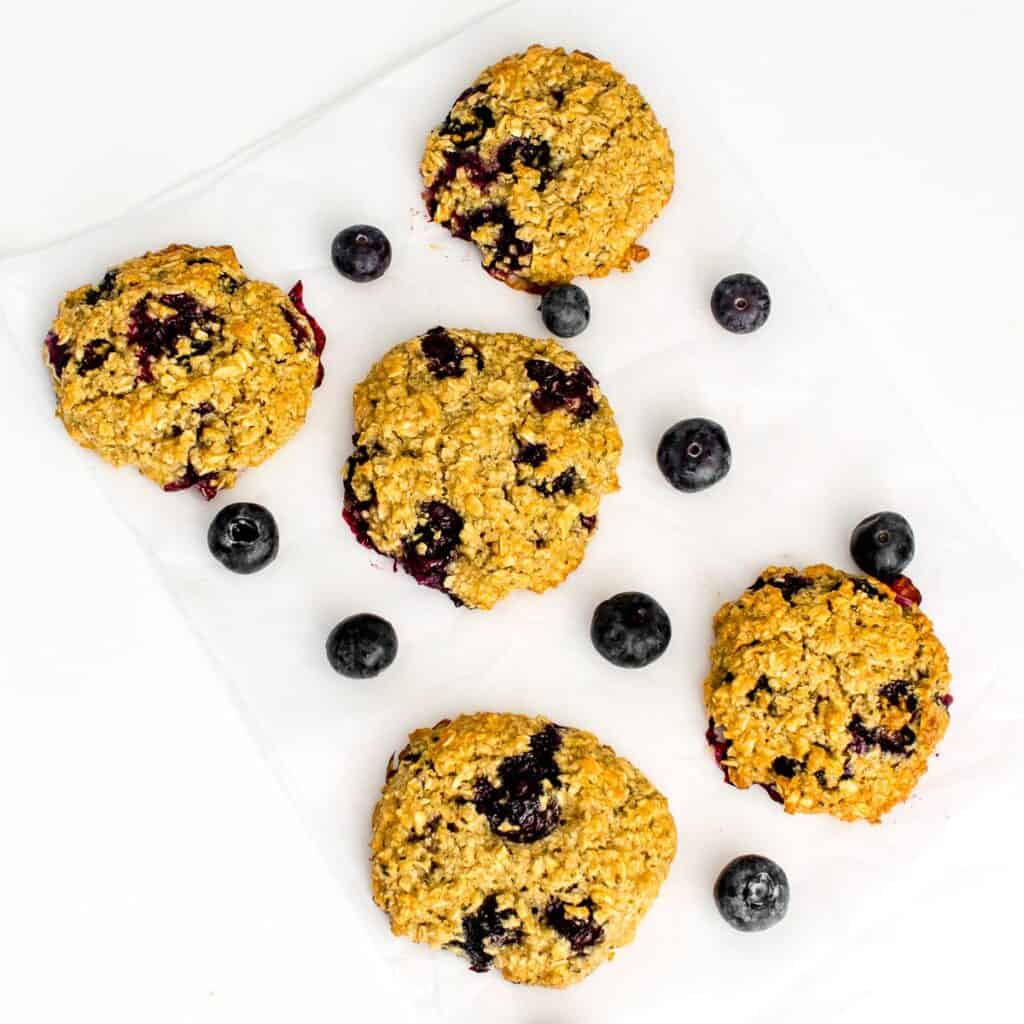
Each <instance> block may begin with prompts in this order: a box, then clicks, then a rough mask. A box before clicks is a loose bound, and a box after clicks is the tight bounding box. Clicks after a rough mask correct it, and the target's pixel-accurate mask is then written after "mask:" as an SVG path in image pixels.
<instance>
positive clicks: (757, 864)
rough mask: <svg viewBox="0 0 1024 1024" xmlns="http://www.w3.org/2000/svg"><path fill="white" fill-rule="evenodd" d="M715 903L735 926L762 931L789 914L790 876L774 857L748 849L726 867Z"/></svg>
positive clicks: (716, 887)
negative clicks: (772, 858)
mask: <svg viewBox="0 0 1024 1024" xmlns="http://www.w3.org/2000/svg"><path fill="white" fill-rule="evenodd" d="M715 903H716V904H717V905H718V910H719V912H720V913H721V915H722V917H724V918H725V919H726V921H728V922H729V924H731V925H732V926H733V928H736V929H738V930H739V931H741V932H761V931H764V930H765V928H771V926H772V925H774V924H778V923H779V922H780V921H781V920H782V919H783V918H784V917H785V916H786V910H787V908H788V907H789V879H788V878H786V872H785V871H783V870H782V868H780V867H779V865H778V864H776V863H775V862H774V861H771V860H769V859H768V858H767V857H759V856H758V855H757V854H754V853H748V854H745V855H744V856H742V857H737V858H736V859H735V860H733V861H730V862H729V863H728V864H726V866H725V867H724V868H723V869H722V873H721V874H720V875H719V876H718V881H716V882H715Z"/></svg>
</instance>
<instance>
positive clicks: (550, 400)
mask: <svg viewBox="0 0 1024 1024" xmlns="http://www.w3.org/2000/svg"><path fill="white" fill-rule="evenodd" d="M526 376H527V377H529V378H530V380H532V381H534V382H535V383H536V384H538V385H539V387H537V388H536V389H535V390H534V392H533V394H531V395H530V401H532V402H533V405H534V408H535V409H536V410H537V411H538V412H541V413H549V412H554V410H555V409H565V410H566V411H567V412H570V413H572V415H573V416H575V417H576V419H578V420H589V419H590V417H591V416H593V415H594V413H595V412H597V402H596V401H595V399H594V396H593V394H592V391H591V389H592V388H593V387H594V385H596V384H597V381H596V380H594V375H593V374H592V373H591V372H590V371H589V370H588V369H587V368H586V367H585V366H584V365H583V364H582V363H580V364H579V365H578V366H577V367H576V369H575V370H570V371H568V372H566V371H565V370H561V369H559V368H558V367H557V366H555V364H554V363H549V362H548V361H547V360H546V359H527V360H526Z"/></svg>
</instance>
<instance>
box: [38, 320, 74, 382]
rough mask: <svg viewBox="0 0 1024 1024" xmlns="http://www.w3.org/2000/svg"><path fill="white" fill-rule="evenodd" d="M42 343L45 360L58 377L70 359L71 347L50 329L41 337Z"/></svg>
mask: <svg viewBox="0 0 1024 1024" xmlns="http://www.w3.org/2000/svg"><path fill="white" fill-rule="evenodd" d="M37 337H38V335H37ZM43 344H44V345H45V346H46V359H47V361H48V362H49V364H50V366H52V367H53V372H54V373H55V374H56V375H57V377H60V375H61V374H62V373H63V372H64V368H65V367H66V366H67V365H68V363H69V362H70V360H71V349H70V348H69V347H68V346H67V345H65V344H64V343H63V342H62V341H61V340H60V338H58V337H57V335H56V334H55V333H54V332H53V331H50V333H49V334H47V336H46V337H45V338H44V339H43Z"/></svg>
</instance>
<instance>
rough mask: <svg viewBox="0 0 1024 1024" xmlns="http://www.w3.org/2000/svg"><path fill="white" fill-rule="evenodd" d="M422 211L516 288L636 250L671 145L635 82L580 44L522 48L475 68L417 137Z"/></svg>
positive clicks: (658, 196)
mask: <svg viewBox="0 0 1024 1024" xmlns="http://www.w3.org/2000/svg"><path fill="white" fill-rule="evenodd" d="M420 173H421V174H422V176H423V184H424V186H425V189H426V191H425V192H424V197H425V199H426V203H427V212H428V213H429V214H430V217H431V219H432V220H434V221H436V222H437V223H438V224H442V225H444V226H445V227H447V228H448V230H449V231H450V232H451V233H452V234H453V235H455V236H456V237H457V238H465V239H468V240H470V241H473V242H475V243H476V244H477V246H479V248H480V251H481V253H482V255H483V265H484V269H485V270H487V272H488V273H490V274H492V275H493V276H494V277H497V278H499V279H501V280H503V281H505V282H507V283H508V284H510V285H512V286H513V287H516V288H522V289H525V290H527V291H537V292H540V291H544V290H545V289H547V288H548V287H550V286H551V285H555V284H564V283H566V282H568V281H571V280H572V279H573V278H574V277H580V276H584V275H586V276H589V277H602V276H604V275H605V274H607V273H609V271H611V270H614V269H619V270H628V269H629V268H630V265H631V264H632V263H633V262H636V261H640V260H644V259H646V258H647V255H648V252H647V250H646V249H645V248H644V247H643V246H641V245H638V244H637V239H638V238H639V237H640V236H641V235H642V234H643V232H644V231H645V230H646V229H647V227H648V226H649V225H650V223H651V222H652V221H653V220H654V219H655V217H657V216H658V214H659V213H660V212H661V210H662V208H663V207H664V206H665V204H666V203H667V202H668V200H669V197H670V196H671V194H672V186H673V183H674V180H675V169H674V161H673V156H672V148H671V146H670V145H669V140H668V135H667V134H666V133H665V129H664V128H662V126H661V125H660V124H659V123H658V120H657V118H656V117H655V116H654V112H653V111H652V110H651V108H650V107H649V106H648V104H647V103H646V101H645V100H644V98H643V96H641V95H640V92H639V90H638V89H637V88H636V86H634V85H631V84H630V83H629V82H627V81H626V80H625V79H624V78H623V77H622V75H620V74H619V73H618V72H617V71H616V70H615V69H614V68H613V67H612V66H611V65H610V64H607V63H605V62H604V61H601V60H598V59H597V58H596V57H593V56H591V55H590V54H588V53H581V52H579V51H578V50H574V51H573V52H572V53H566V52H565V50H562V49H557V50H554V49H548V48H547V47H544V46H531V47H530V48H529V49H528V50H527V51H526V52H525V53H518V54H515V55H513V56H511V57H506V58H505V59H504V60H502V61H500V62H499V63H497V64H495V65H494V66H493V67H490V68H488V69H487V70H486V71H484V72H483V73H482V74H481V75H480V76H479V78H477V80H476V82H474V83H473V85H471V86H470V87H469V88H468V89H466V90H465V91H464V92H463V93H462V94H461V95H460V96H459V97H458V98H457V99H456V100H455V104H454V105H453V106H452V108H451V110H450V111H449V112H448V116H447V117H446V118H445V119H444V122H443V123H442V124H441V125H439V126H438V127H437V128H435V129H434V130H433V131H432V132H431V133H430V137H429V138H428V140H427V148H426V152H425V153H424V155H423V161H422V163H421V165H420Z"/></svg>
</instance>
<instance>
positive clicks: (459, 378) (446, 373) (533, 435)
mask: <svg viewBox="0 0 1024 1024" xmlns="http://www.w3.org/2000/svg"><path fill="white" fill-rule="evenodd" d="M354 406H355V426H356V433H355V437H354V443H355V451H354V452H353V453H352V455H351V457H350V458H349V459H348V462H347V464H346V467H345V471H344V479H345V513H344V514H345V519H346V521H347V522H348V524H349V526H350V527H351V529H352V531H353V532H354V533H355V535H356V537H357V539H358V540H359V541H360V543H362V544H364V545H365V546H367V547H370V548H373V549H374V550H375V551H378V552H380V553H382V554H384V555H388V556H390V557H392V558H394V559H396V561H397V562H398V564H400V565H401V566H402V567H403V568H404V569H405V570H406V572H408V573H409V574H410V575H411V576H413V577H414V578H415V579H416V580H417V581H418V582H419V583H422V584H424V585H426V586H428V587H434V588H436V589H438V590H443V591H444V592H446V593H447V594H448V595H449V596H450V597H451V598H452V600H454V601H455V602H456V604H464V605H468V606H470V607H473V608H490V607H492V606H493V605H494V604H495V603H496V602H497V601H499V600H500V599H501V598H503V597H505V596H506V595H508V594H509V593H511V592H512V591H514V590H524V589H525V590H532V591H534V592H536V593H540V592H542V591H544V590H547V589H548V588H550V587H554V586H557V585H558V584H559V583H561V582H562V581H563V580H564V579H565V578H566V576H568V574H569V573H570V572H572V571H573V570H574V569H575V568H576V567H577V566H578V565H579V564H580V562H581V560H582V559H583V554H584V551H585V550H586V546H587V542H588V541H589V540H590V538H591V536H592V534H593V532H594V530H595V528H596V526H597V513H598V507H599V505H600V502H601V498H602V497H603V496H604V495H606V494H610V493H611V492H613V491H615V490H617V489H618V476H617V468H618V463H619V456H620V453H621V451H622V439H621V437H620V436H619V431H618V428H617V427H616V425H615V418H614V416H613V415H612V410H611V406H610V405H609V404H608V399H607V398H606V397H605V396H604V394H603V393H602V391H601V389H600V387H599V386H598V383H597V381H596V380H595V378H594V376H593V374H591V372H590V371H589V370H588V369H587V368H586V366H584V365H583V364H582V363H581V362H580V361H579V360H578V359H577V358H576V356H574V355H573V354H572V353H571V352H569V351H567V350H566V349H564V348H562V347H561V346H560V345H559V344H558V343H557V342H555V341H551V340H539V339H536V338H527V337H523V336H522V335H519V334H485V333H483V332H480V331H470V330H456V329H453V328H444V327H435V328H433V329H431V330H429V331H427V332H425V333H424V334H422V335H420V336H419V337H417V338H413V339H412V340H411V341H407V342H404V343H403V344H401V345H398V346H396V347H395V348H393V349H391V351H390V352H388V353H387V354H386V355H385V356H384V357H383V358H382V359H381V360H380V361H379V362H378V363H377V364H376V365H375V366H374V367H373V368H372V369H371V370H370V373H369V374H368V375H367V377H366V379H365V380H364V381H363V382H362V383H361V384H359V385H357V387H356V389H355V394H354Z"/></svg>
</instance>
